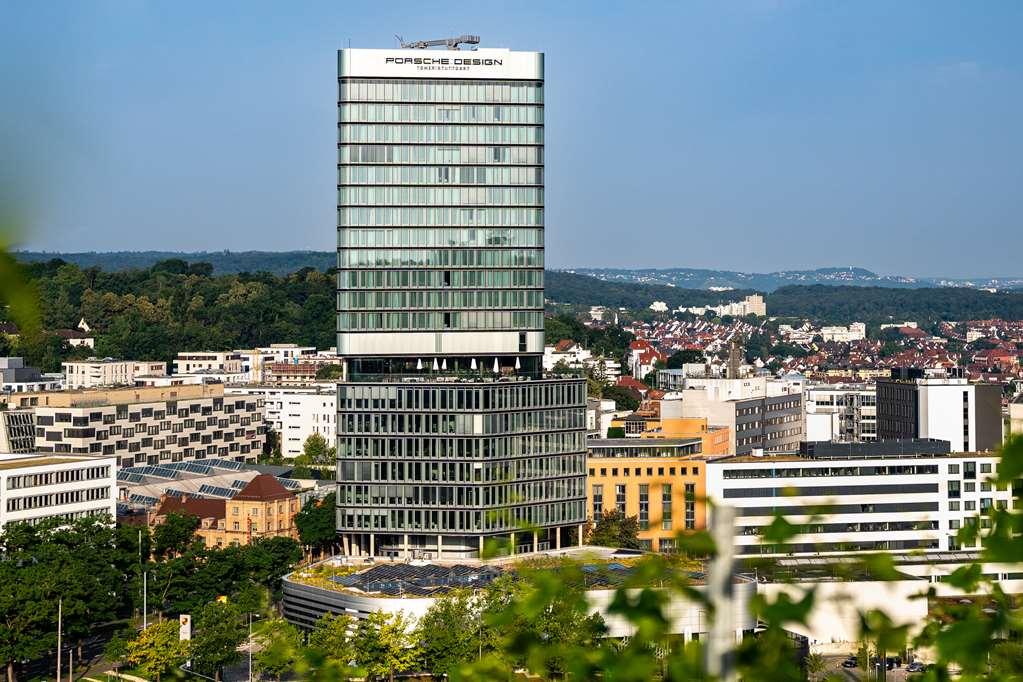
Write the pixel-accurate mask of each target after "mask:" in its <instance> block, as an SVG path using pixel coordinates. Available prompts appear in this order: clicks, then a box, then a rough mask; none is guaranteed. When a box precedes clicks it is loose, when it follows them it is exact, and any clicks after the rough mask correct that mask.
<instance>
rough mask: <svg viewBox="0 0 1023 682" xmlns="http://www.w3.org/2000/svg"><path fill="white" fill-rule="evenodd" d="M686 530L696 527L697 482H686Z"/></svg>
mask: <svg viewBox="0 0 1023 682" xmlns="http://www.w3.org/2000/svg"><path fill="white" fill-rule="evenodd" d="M685 493H686V530H693V529H695V528H696V484H695V483H686V488H685Z"/></svg>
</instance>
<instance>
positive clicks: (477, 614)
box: [416, 590, 483, 677]
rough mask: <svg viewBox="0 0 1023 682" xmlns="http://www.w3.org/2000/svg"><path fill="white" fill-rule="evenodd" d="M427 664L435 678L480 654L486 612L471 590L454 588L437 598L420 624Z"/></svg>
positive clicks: (420, 645)
mask: <svg viewBox="0 0 1023 682" xmlns="http://www.w3.org/2000/svg"><path fill="white" fill-rule="evenodd" d="M416 638H417V640H418V642H419V649H420V651H421V653H422V660H423V665H424V666H425V668H426V670H428V671H430V672H431V673H432V674H433V675H434V676H435V677H439V676H445V675H446V676H449V677H450V676H451V675H452V673H454V671H455V670H457V669H458V668H459V667H460V666H461V665H463V664H465V663H469V662H471V661H473V660H475V659H477V658H479V657H480V655H481V652H482V649H483V614H482V610H481V608H480V600H478V599H474V598H473V595H472V593H471V592H468V591H466V590H453V591H451V592H449V593H447V594H446V595H444V596H442V597H440V598H439V599H437V600H436V601H434V603H433V606H431V607H430V609H429V610H428V611H427V612H426V613H425V614H423V616H422V617H421V618H420V619H419V623H418V624H417V626H416Z"/></svg>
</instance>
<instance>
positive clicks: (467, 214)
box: [337, 207, 543, 227]
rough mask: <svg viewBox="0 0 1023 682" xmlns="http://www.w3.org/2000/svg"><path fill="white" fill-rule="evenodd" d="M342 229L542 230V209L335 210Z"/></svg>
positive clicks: (344, 208) (384, 208)
mask: <svg viewBox="0 0 1023 682" xmlns="http://www.w3.org/2000/svg"><path fill="white" fill-rule="evenodd" d="M337 224H338V225H339V226H341V227H362V226H374V225H381V226H383V225H395V226H399V227H400V226H404V225H410V226H411V225H423V226H427V227H429V226H431V225H438V226H447V225H451V226H456V227H457V226H471V225H481V226H508V227H515V226H518V225H523V226H542V225H543V209H542V208H446V207H445V208H388V207H381V208H347V207H341V208H338V209H337Z"/></svg>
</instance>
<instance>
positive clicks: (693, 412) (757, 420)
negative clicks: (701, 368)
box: [658, 374, 805, 454]
mask: <svg viewBox="0 0 1023 682" xmlns="http://www.w3.org/2000/svg"><path fill="white" fill-rule="evenodd" d="M669 377H671V379H670V381H671V382H672V383H676V381H677V382H680V383H676V385H680V386H681V389H680V390H677V391H674V392H671V393H668V394H666V395H665V396H664V400H663V401H662V404H664V403H665V402H671V401H679V404H680V409H679V410H678V414H677V416H678V417H682V418H703V419H706V420H707V422H708V424H710V425H713V426H722V427H726V428H727V429H728V430H729V438H730V443H729V450H728V452H729V453H730V454H749V453H752V452H754V451H759V450H763V451H765V452H796V451H798V450H799V443H800V441H802V440H805V438H804V434H803V384H802V383H800V382H796V381H788V380H780V379H769V378H766V377H747V378H739V379H722V378H715V377H685V376H683V377H679V376H678V375H669ZM658 378H660V374H659V375H658Z"/></svg>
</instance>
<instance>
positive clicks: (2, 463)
mask: <svg viewBox="0 0 1023 682" xmlns="http://www.w3.org/2000/svg"><path fill="white" fill-rule="evenodd" d="M104 459H105V460H107V461H109V462H110V463H111V464H113V463H114V462H115V460H114V458H113V457H32V456H27V457H19V458H18V459H0V470H5V469H28V468H31V467H45V466H51V465H54V464H72V463H76V462H91V461H99V460H104Z"/></svg>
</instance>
